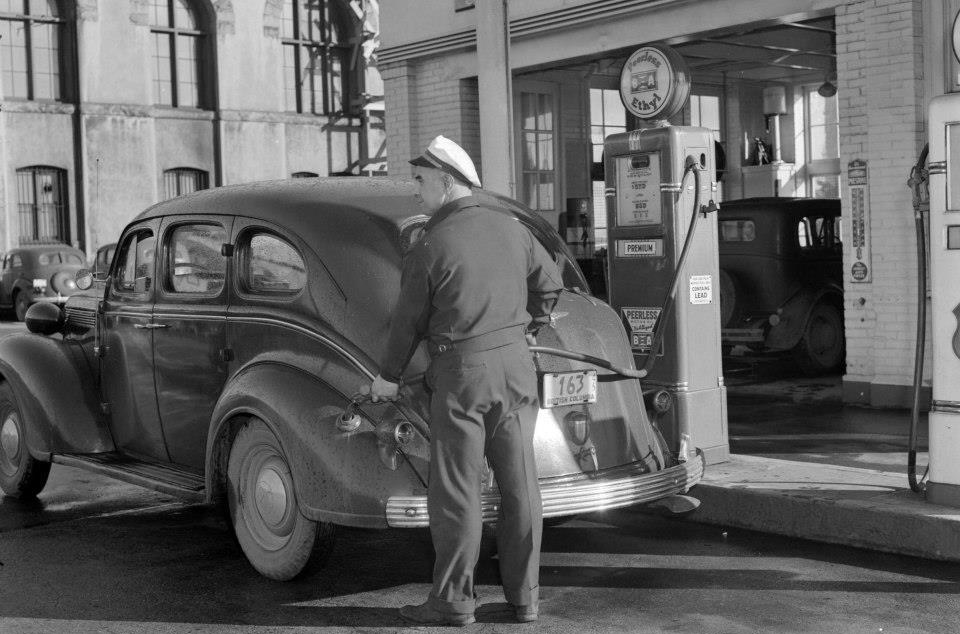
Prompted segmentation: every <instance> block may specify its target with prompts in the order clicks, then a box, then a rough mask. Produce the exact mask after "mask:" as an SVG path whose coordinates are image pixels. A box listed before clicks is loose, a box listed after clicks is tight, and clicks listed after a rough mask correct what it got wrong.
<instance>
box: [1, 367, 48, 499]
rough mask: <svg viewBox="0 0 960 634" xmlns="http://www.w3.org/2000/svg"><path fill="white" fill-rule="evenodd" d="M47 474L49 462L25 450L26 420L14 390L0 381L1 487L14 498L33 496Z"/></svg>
mask: <svg viewBox="0 0 960 634" xmlns="http://www.w3.org/2000/svg"><path fill="white" fill-rule="evenodd" d="M49 475H50V463H49V462H42V461H40V460H37V459H35V458H34V457H33V456H31V455H30V452H29V451H28V450H27V430H26V422H25V421H24V419H23V415H22V414H21V412H20V406H19V405H18V403H17V399H16V396H14V394H13V390H12V389H10V385H9V384H7V383H0V490H3V492H4V494H6V495H8V496H10V497H14V498H21V499H28V498H34V497H36V496H37V495H38V494H39V493H40V492H41V491H43V487H44V486H45V485H46V484H47V477H48V476H49Z"/></svg>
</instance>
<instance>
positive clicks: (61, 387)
mask: <svg viewBox="0 0 960 634" xmlns="http://www.w3.org/2000/svg"><path fill="white" fill-rule="evenodd" d="M94 372H95V371H94V368H93V367H92V365H91V363H90V360H89V359H88V358H87V357H86V355H85V353H84V351H83V349H82V348H81V346H80V344H79V342H76V341H74V340H70V339H66V340H64V339H61V338H60V337H43V336H40V335H34V334H25V333H24V334H20V333H18V334H14V335H10V336H8V337H5V338H3V339H0V378H2V379H3V380H5V381H8V382H9V383H10V385H11V387H12V388H13V392H14V394H15V395H16V397H17V401H18V403H19V405H20V409H21V414H22V415H23V417H24V419H25V420H26V423H27V425H26V427H27V447H28V448H29V450H30V454H31V455H32V456H33V457H34V458H37V459H38V460H49V458H50V454H52V453H96V452H102V451H113V450H114V445H113V440H112V438H111V436H110V430H109V427H108V426H107V421H106V419H105V417H104V416H103V415H102V414H101V413H100V406H99V400H100V399H99V398H98V393H97V388H96V384H95V381H94Z"/></svg>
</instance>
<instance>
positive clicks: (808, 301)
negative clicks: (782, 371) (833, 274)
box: [765, 288, 843, 350]
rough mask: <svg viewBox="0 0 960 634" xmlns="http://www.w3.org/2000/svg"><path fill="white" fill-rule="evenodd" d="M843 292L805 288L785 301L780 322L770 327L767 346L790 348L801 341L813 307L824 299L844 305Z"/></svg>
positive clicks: (830, 289) (773, 348) (776, 348)
mask: <svg viewBox="0 0 960 634" xmlns="http://www.w3.org/2000/svg"><path fill="white" fill-rule="evenodd" d="M842 297H843V295H842V293H841V291H839V290H838V289H833V288H827V289H812V288H803V289H801V290H799V291H798V292H797V293H796V294H795V295H793V297H791V298H790V299H788V300H787V301H786V302H784V304H783V306H782V307H781V312H780V323H779V324H777V325H776V326H773V327H771V328H770V332H769V333H767V339H766V342H765V344H766V346H767V347H768V348H770V349H771V350H789V349H791V348H793V347H794V346H795V345H797V343H799V341H800V338H801V337H802V336H803V333H804V330H805V329H806V327H807V320H808V319H809V318H810V313H811V312H812V311H813V307H814V306H816V305H817V304H818V303H820V302H822V301H826V302H828V303H830V304H836V305H838V306H842V305H843V300H842Z"/></svg>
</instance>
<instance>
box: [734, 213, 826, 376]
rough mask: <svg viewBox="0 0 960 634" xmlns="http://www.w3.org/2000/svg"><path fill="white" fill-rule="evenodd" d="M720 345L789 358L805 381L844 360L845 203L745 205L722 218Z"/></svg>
mask: <svg viewBox="0 0 960 634" xmlns="http://www.w3.org/2000/svg"><path fill="white" fill-rule="evenodd" d="M718 223H719V226H718V229H719V237H720V243H719V253H720V312H721V327H722V328H721V341H722V346H723V348H724V351H725V352H729V351H730V349H731V348H732V347H733V346H734V345H737V344H744V345H746V346H748V347H749V348H751V349H753V350H757V351H789V352H791V353H792V354H793V357H794V359H795V360H796V362H797V364H798V365H799V366H800V368H801V369H802V370H803V371H804V372H806V373H807V374H819V373H823V372H829V371H832V370H836V369H838V368H839V367H840V365H841V363H842V362H843V358H844V331H843V245H842V242H841V231H840V201H839V200H836V199H820V198H747V199H743V200H731V201H726V202H724V203H723V204H722V205H721V209H720V212H719V216H718Z"/></svg>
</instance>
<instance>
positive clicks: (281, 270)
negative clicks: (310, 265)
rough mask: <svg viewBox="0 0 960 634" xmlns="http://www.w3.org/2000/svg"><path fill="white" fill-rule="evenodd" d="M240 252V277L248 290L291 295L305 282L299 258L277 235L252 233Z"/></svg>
mask: <svg viewBox="0 0 960 634" xmlns="http://www.w3.org/2000/svg"><path fill="white" fill-rule="evenodd" d="M241 253H242V255H241V267H242V268H241V280H242V282H243V285H244V287H245V289H246V290H247V291H248V292H252V293H263V294H269V295H292V294H295V293H297V292H299V291H300V290H301V289H303V288H304V287H305V286H306V285H307V269H306V266H305V265H304V262H303V257H301V255H300V253H299V252H298V251H297V249H296V247H294V246H293V245H292V244H290V243H289V242H287V241H286V240H284V239H283V238H281V237H279V236H277V235H274V234H272V233H265V232H252V233H250V234H248V238H247V240H246V241H245V243H244V248H243V249H242V251H241Z"/></svg>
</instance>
